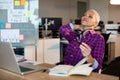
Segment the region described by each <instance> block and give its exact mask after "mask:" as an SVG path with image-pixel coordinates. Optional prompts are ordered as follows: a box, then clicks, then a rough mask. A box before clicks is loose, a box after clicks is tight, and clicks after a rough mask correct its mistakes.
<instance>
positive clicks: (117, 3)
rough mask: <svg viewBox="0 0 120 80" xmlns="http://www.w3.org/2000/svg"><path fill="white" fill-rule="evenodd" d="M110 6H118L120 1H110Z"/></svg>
mask: <svg viewBox="0 0 120 80" xmlns="http://www.w3.org/2000/svg"><path fill="white" fill-rule="evenodd" d="M110 4H113V5H120V0H110Z"/></svg>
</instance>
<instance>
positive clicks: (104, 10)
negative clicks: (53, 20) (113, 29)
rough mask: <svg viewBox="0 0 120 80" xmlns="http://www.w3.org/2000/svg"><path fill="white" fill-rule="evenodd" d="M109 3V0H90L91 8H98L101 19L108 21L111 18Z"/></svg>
mask: <svg viewBox="0 0 120 80" xmlns="http://www.w3.org/2000/svg"><path fill="white" fill-rule="evenodd" d="M108 4H109V0H90V1H89V8H92V9H96V10H97V11H98V13H99V14H100V17H101V20H103V21H104V22H105V23H107V21H108V18H109V13H108V11H109V8H108Z"/></svg>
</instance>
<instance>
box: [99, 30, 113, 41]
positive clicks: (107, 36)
mask: <svg viewBox="0 0 120 80" xmlns="http://www.w3.org/2000/svg"><path fill="white" fill-rule="evenodd" d="M110 34H111V32H110V33H101V35H102V36H103V37H104V39H105V43H106V42H107V41H108V39H109V37H110Z"/></svg>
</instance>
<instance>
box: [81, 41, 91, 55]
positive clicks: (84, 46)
mask: <svg viewBox="0 0 120 80" xmlns="http://www.w3.org/2000/svg"><path fill="white" fill-rule="evenodd" d="M80 49H81V51H82V54H83V56H88V55H90V53H91V48H90V47H89V46H88V45H87V44H86V43H82V44H81V45H80Z"/></svg>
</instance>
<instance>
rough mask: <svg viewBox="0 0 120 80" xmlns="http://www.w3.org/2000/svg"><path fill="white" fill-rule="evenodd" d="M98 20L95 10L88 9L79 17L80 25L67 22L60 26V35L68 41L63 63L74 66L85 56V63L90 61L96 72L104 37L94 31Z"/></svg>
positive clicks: (99, 67) (100, 58)
mask: <svg viewBox="0 0 120 80" xmlns="http://www.w3.org/2000/svg"><path fill="white" fill-rule="evenodd" d="M99 21H100V16H99V14H98V13H97V11H95V10H93V9H90V10H88V11H86V12H85V14H84V15H83V17H82V18H81V25H74V24H72V23H69V24H67V25H63V26H61V27H60V29H59V31H60V33H61V35H62V36H63V37H65V38H66V39H67V40H68V42H69V45H68V46H67V48H66V52H65V56H64V64H68V65H73V66H74V65H76V64H77V63H78V62H79V61H80V60H82V59H83V58H84V57H87V58H88V59H87V63H91V66H92V67H93V69H94V71H96V72H98V71H99V70H100V69H101V68H102V61H103V56H104V48H105V43H104V38H103V36H102V35H100V34H98V33H97V32H95V31H94V28H95V27H96V26H97V25H98V23H99ZM82 33H83V34H82Z"/></svg>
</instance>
